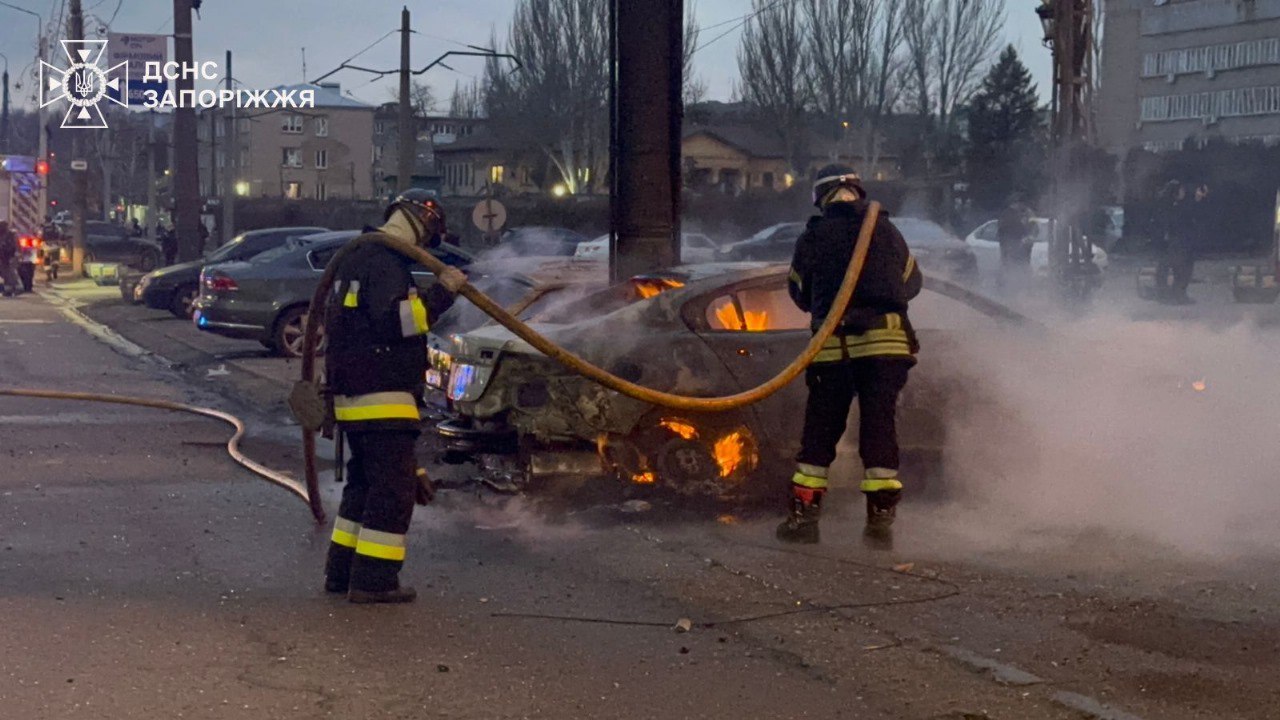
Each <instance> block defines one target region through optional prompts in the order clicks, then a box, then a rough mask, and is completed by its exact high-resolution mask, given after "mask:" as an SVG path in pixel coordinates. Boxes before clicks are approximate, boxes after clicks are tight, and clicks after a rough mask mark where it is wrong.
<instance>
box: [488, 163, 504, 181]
mask: <svg viewBox="0 0 1280 720" xmlns="http://www.w3.org/2000/svg"><path fill="white" fill-rule="evenodd" d="M506 175H507V169H506V168H505V167H503V166H501V165H494V166H493V167H491V168H489V182H491V183H493V184H494V185H501V184H502V181H503V179H504V178H505V177H506Z"/></svg>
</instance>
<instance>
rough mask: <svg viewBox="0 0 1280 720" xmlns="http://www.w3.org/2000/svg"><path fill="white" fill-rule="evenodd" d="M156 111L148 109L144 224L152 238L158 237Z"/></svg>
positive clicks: (147, 234) (147, 233)
mask: <svg viewBox="0 0 1280 720" xmlns="http://www.w3.org/2000/svg"><path fill="white" fill-rule="evenodd" d="M158 218H159V213H157V212H156V111H155V110H148V111H147V216H146V222H145V223H144V224H143V230H144V231H145V232H146V236H147V237H149V238H151V239H152V240H156V239H158V238H157V237H156V220H157V219H158Z"/></svg>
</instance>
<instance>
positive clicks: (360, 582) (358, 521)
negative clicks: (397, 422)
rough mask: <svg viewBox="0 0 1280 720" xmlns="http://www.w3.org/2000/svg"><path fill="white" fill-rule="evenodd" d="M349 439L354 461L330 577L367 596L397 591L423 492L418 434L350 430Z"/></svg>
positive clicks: (328, 572)
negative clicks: (417, 453) (417, 455)
mask: <svg viewBox="0 0 1280 720" xmlns="http://www.w3.org/2000/svg"><path fill="white" fill-rule="evenodd" d="M346 436H347V442H348V444H349V445H350V448H351V458H350V459H349V460H348V462H347V484H346V486H345V487H344V488H343V490H342V504H341V505H340V506H339V507H338V518H337V520H335V521H334V528H333V539H332V542H330V544H329V559H328V563H327V564H326V566H325V578H326V581H327V583H328V584H333V585H337V586H341V585H343V584H344V583H345V584H348V585H349V587H350V588H352V589H355V590H362V591H365V592H386V591H389V590H394V589H396V588H398V587H399V586H400V580H399V576H400V568H401V566H402V565H404V558H405V535H406V534H407V533H408V531H409V522H410V520H412V518H413V506H414V498H415V494H416V492H417V482H418V481H417V475H416V473H417V469H418V463H417V459H416V458H415V456H414V445H415V444H416V441H417V438H418V431H417V430H411V429H405V430H383V429H379V430H359V429H355V430H353V429H347V430H346Z"/></svg>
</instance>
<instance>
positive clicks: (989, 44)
mask: <svg viewBox="0 0 1280 720" xmlns="http://www.w3.org/2000/svg"><path fill="white" fill-rule="evenodd" d="M931 4H932V5H933V13H934V14H935V15H936V18H937V35H936V43H937V46H936V50H935V52H934V53H933V55H932V60H933V66H934V68H933V76H934V80H935V82H936V84H937V86H936V90H937V114H938V124H939V126H940V127H941V128H942V130H943V131H944V132H951V131H952V130H953V127H952V123H953V120H954V118H955V113H956V108H958V107H960V106H962V105H965V104H967V103H968V102H969V100H971V99H972V98H973V94H974V93H975V92H977V90H978V88H979V87H980V86H981V85H982V76H983V73H984V71H985V69H986V67H987V66H988V65H989V64H990V63H991V60H992V58H993V57H994V55H995V53H996V51H997V50H998V49H999V48H1000V45H1001V41H1000V33H1001V31H1002V30H1003V29H1004V17H1005V13H1004V0H933V2H932V3H931Z"/></svg>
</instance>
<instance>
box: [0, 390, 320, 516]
mask: <svg viewBox="0 0 1280 720" xmlns="http://www.w3.org/2000/svg"><path fill="white" fill-rule="evenodd" d="M0 396H3V397H21V398H38V399H42V400H73V401H77V402H95V403H108V404H112V405H131V406H133V407H143V408H153V409H156V410H169V411H171V412H181V413H188V414H191V415H200V416H202V417H207V418H213V419H214V420H221V421H222V422H224V423H226V424H228V425H230V426H231V427H232V428H233V429H234V430H235V432H234V433H233V434H232V436H231V439H230V440H228V441H227V454H228V455H230V456H231V459H232V460H235V461H236V462H237V463H239V464H240V465H241V466H242V467H244V468H245V469H246V470H248V471H249V472H251V473H253V474H255V475H257V476H259V477H261V478H263V479H265V480H267V481H268V482H270V483H272V484H275V485H279V486H280V487H282V488H284V489H285V490H288V491H289V492H291V493H293V494H294V495H297V496H298V497H299V498H302V500H304V501H310V498H311V494H310V493H309V492H308V490H307V488H306V487H305V486H304V485H303V484H302V483H300V482H298V481H297V480H295V479H293V478H291V477H289V476H287V475H285V474H283V473H278V472H276V471H274V470H272V469H270V468H268V467H266V466H264V465H261V464H259V463H256V462H254V461H253V460H250V459H249V458H248V457H245V455H244V453H242V452H240V440H241V439H242V438H243V437H244V433H245V427H244V423H243V422H242V421H241V420H240V418H238V417H236V416H234V415H231V414H229V413H224V412H222V411H220V410H212V409H210V408H203V407H197V406H195V405H185V404H183V403H176V402H170V401H168V400H149V399H147V398H136V397H127V396H124V395H103V394H98V393H84V392H61V391H56V390H20V389H6V388H0Z"/></svg>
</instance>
